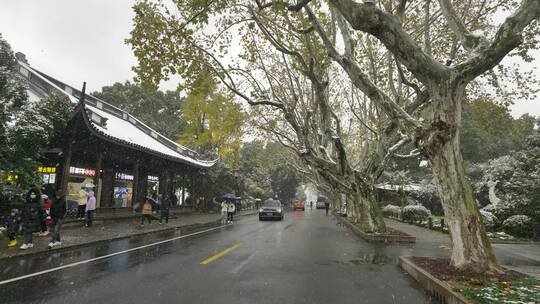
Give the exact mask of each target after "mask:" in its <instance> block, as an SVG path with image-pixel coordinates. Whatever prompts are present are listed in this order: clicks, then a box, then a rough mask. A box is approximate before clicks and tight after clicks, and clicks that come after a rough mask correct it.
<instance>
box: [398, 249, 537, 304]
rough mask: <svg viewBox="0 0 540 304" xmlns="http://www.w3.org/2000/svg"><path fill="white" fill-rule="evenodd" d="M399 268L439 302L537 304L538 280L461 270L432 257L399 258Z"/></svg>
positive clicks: (516, 273)
mask: <svg viewBox="0 0 540 304" xmlns="http://www.w3.org/2000/svg"><path fill="white" fill-rule="evenodd" d="M399 265H400V267H401V268H403V269H404V270H405V271H406V272H407V273H408V274H409V275H411V276H412V277H413V278H414V279H415V280H416V281H417V282H418V283H419V284H420V285H421V286H422V287H423V288H424V289H426V291H427V292H428V293H429V294H430V295H431V296H432V297H433V298H434V299H436V300H437V301H438V302H440V303H448V304H457V303H467V304H469V303H471V304H473V303H475V304H488V303H489V304H497V303H540V280H539V279H536V278H532V277H530V276H527V275H525V274H522V273H519V272H516V271H513V270H505V272H504V273H502V274H485V273H475V272H471V271H462V270H458V269H456V268H454V267H451V266H450V260H449V259H448V258H433V257H400V258H399Z"/></svg>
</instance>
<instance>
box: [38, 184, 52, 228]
mask: <svg viewBox="0 0 540 304" xmlns="http://www.w3.org/2000/svg"><path fill="white" fill-rule="evenodd" d="M41 199H42V200H43V208H44V209H45V218H44V219H42V221H41V232H40V233H39V236H47V235H49V226H50V225H51V223H52V219H51V216H50V214H51V206H52V200H51V199H50V198H49V197H48V196H47V195H46V194H42V195H41Z"/></svg>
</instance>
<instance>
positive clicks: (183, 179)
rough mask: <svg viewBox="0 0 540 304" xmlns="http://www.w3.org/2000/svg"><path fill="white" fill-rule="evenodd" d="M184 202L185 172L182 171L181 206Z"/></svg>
mask: <svg viewBox="0 0 540 304" xmlns="http://www.w3.org/2000/svg"><path fill="white" fill-rule="evenodd" d="M185 204H186V173H185V172H183V173H182V206H184V205H185Z"/></svg>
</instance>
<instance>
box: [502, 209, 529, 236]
mask: <svg viewBox="0 0 540 304" xmlns="http://www.w3.org/2000/svg"><path fill="white" fill-rule="evenodd" d="M532 224H533V221H532V219H531V218H530V217H528V216H526V215H522V214H520V215H512V216H511V217H509V218H507V219H506V220H504V222H503V229H504V231H505V232H506V233H509V234H511V235H514V236H530V235H531V234H532Z"/></svg>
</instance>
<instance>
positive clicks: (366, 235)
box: [336, 215, 416, 243]
mask: <svg viewBox="0 0 540 304" xmlns="http://www.w3.org/2000/svg"><path fill="white" fill-rule="evenodd" d="M336 218H337V220H338V221H339V222H341V223H342V224H344V225H345V226H347V227H349V229H351V230H352V232H353V233H354V234H356V235H357V236H359V237H361V238H362V239H364V240H366V241H368V242H380V243H416V237H414V236H411V235H408V234H406V233H405V232H402V231H399V230H395V229H389V231H388V233H372V232H366V231H364V230H362V228H361V227H360V226H359V225H356V224H354V223H351V221H349V220H348V219H347V218H345V217H341V216H338V215H336Z"/></svg>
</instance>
